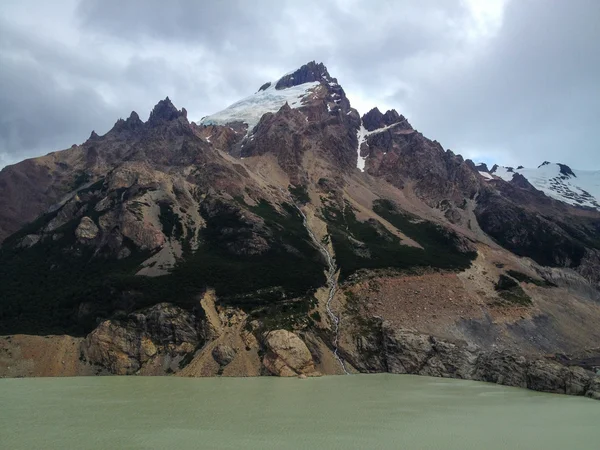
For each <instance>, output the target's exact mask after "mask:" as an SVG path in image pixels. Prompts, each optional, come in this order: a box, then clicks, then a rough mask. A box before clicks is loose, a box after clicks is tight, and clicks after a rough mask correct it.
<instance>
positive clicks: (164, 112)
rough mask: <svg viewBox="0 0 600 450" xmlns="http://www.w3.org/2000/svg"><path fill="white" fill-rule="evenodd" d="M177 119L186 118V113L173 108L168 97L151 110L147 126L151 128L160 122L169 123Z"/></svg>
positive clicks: (183, 110)
mask: <svg viewBox="0 0 600 450" xmlns="http://www.w3.org/2000/svg"><path fill="white" fill-rule="evenodd" d="M136 115H137V114H136ZM179 117H186V118H187V111H186V110H185V108H183V109H182V110H181V111H179V110H178V109H177V108H175V106H174V105H173V103H172V102H171V100H170V99H169V97H167V98H165V99H164V100H161V101H159V102H158V103H157V104H156V106H155V107H154V108H153V109H152V112H151V113H150V118H149V119H148V124H150V125H151V126H153V125H156V124H158V123H160V122H162V121H171V120H175V119H177V118H179Z"/></svg>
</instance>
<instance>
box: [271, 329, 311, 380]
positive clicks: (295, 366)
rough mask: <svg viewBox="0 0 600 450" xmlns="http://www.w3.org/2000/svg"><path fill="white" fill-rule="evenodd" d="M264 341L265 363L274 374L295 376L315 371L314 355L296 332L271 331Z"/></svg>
mask: <svg viewBox="0 0 600 450" xmlns="http://www.w3.org/2000/svg"><path fill="white" fill-rule="evenodd" d="M264 341H265V346H266V347H267V353H266V354H265V357H264V358H263V364H264V366H265V367H266V368H267V370H268V371H269V372H270V373H272V374H273V375H277V376H280V377H293V376H297V375H300V374H313V373H314V372H315V363H314V361H313V358H312V355H311V354H310V351H309V350H308V347H307V346H306V344H305V343H304V342H303V341H302V339H300V338H299V337H298V336H297V335H296V334H294V333H292V332H290V331H287V330H275V331H270V332H269V333H267V334H266V335H265V337H264Z"/></svg>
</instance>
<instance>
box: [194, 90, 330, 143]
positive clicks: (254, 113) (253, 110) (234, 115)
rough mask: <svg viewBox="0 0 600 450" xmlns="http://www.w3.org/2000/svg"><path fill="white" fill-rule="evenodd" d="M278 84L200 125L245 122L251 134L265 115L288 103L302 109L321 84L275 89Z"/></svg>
mask: <svg viewBox="0 0 600 450" xmlns="http://www.w3.org/2000/svg"><path fill="white" fill-rule="evenodd" d="M276 84H277V82H276V81H275V82H271V83H267V84H265V85H264V86H263V87H262V88H261V89H260V90H259V91H258V92H256V93H255V94H253V95H251V96H249V97H246V98H244V99H242V100H240V101H238V102H236V103H234V104H233V105H230V106H228V107H227V108H225V109H224V110H223V111H220V112H218V113H216V114H212V115H210V116H206V117H204V118H203V119H202V120H201V121H200V124H202V125H227V124H229V123H233V122H243V123H246V124H248V132H250V131H252V129H253V128H254V127H255V126H256V124H257V123H258V122H259V120H260V118H261V117H262V116H263V115H264V114H265V113H268V112H272V113H275V112H277V111H279V109H281V107H282V106H283V105H285V103H286V102H287V103H288V104H289V105H290V107H291V108H300V107H301V106H302V105H303V99H304V98H305V97H306V96H308V95H309V94H310V93H311V90H312V89H313V88H315V87H316V86H318V85H319V84H320V83H319V82H318V81H313V82H309V83H304V84H300V85H297V86H292V87H288V88H285V89H275V85H276ZM265 86H266V88H265Z"/></svg>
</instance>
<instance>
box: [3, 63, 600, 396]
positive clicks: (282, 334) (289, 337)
mask: <svg viewBox="0 0 600 450" xmlns="http://www.w3.org/2000/svg"><path fill="white" fill-rule="evenodd" d="M483 169H484V168H483V167H481V166H476V165H475V164H474V163H473V162H472V161H470V160H464V159H463V158H462V157H461V156H460V155H457V154H455V153H454V152H452V151H450V150H446V149H444V148H443V147H442V145H441V144H440V143H438V142H437V141H434V140H430V139H428V138H427V137H425V136H423V134H421V133H420V132H418V131H417V130H415V129H414V128H413V127H412V126H411V125H410V123H409V122H408V120H407V118H405V117H404V116H402V115H401V114H399V113H398V112H396V111H395V110H390V111H386V112H381V111H379V110H378V109H377V108H374V109H373V110H371V111H369V112H367V113H366V114H364V115H363V116H362V117H361V116H360V114H359V113H358V112H357V111H356V110H355V109H354V108H352V106H351V104H350V100H349V99H348V98H347V96H346V94H345V92H344V90H343V88H342V86H341V85H340V84H339V83H338V81H337V80H336V79H335V78H333V77H332V76H331V75H330V74H329V73H328V70H327V68H326V67H325V66H324V65H323V64H321V63H316V62H310V63H308V64H306V65H304V66H302V67H301V68H299V69H297V70H295V71H292V72H290V73H288V74H286V75H284V76H283V77H281V78H280V79H279V80H275V81H271V82H268V83H265V84H264V85H262V86H261V87H259V88H258V90H257V91H256V93H255V94H253V95H251V96H249V97H247V98H245V99H243V100H241V101H239V102H236V103H234V104H233V105H231V106H229V107H227V108H225V109H224V110H223V111H221V112H218V113H215V114H212V115H210V116H207V117H205V118H203V119H202V120H201V121H200V122H199V123H193V122H190V121H189V120H188V118H187V112H186V110H185V109H183V108H182V109H177V108H176V107H175V106H174V105H173V104H172V102H171V101H170V100H169V99H168V98H166V99H164V100H161V101H160V102H158V104H157V105H156V106H155V107H154V109H153V111H152V112H151V114H150V117H149V119H148V121H146V122H143V121H142V120H140V118H139V116H138V115H137V114H136V113H135V112H132V113H131V115H130V116H129V117H128V118H127V119H125V120H123V119H119V120H118V121H117V122H116V123H115V125H114V127H113V128H112V129H111V130H110V131H109V132H108V133H106V134H105V135H103V136H99V135H97V134H96V133H94V132H92V134H91V135H90V138H89V139H88V140H87V141H86V142H84V143H82V144H81V145H75V146H72V147H71V148H69V149H66V150H63V151H58V152H54V153H51V154H49V155H46V156H43V157H40V158H33V159H30V160H27V161H23V162H21V163H19V164H16V165H13V166H9V167H6V168H4V169H3V170H2V171H1V172H0V187H1V188H2V189H1V191H0V205H2V208H0V239H2V245H1V247H0V334H4V335H6V336H5V337H4V338H0V347H2V348H0V374H2V375H6V376H18V375H78V374H95V373H113V374H150V375H164V374H169V373H176V374H178V375H182V376H213V375H231V376H239V375H261V374H275V375H280V376H292V375H294V376H295V375H316V374H333V373H345V372H384V371H389V372H394V373H419V374H427V375H434V376H452V377H460V378H469V379H478V380H484V381H494V382H501V383H504V384H511V385H517V386H527V387H531V388H533V389H538V390H545V391H552V392H558V391H560V392H567V393H573V394H581V395H583V394H585V395H590V396H596V395H598V392H600V382H597V380H595V379H594V378H593V376H592V374H591V372H589V370H588V369H589V368H590V367H591V366H592V365H593V364H592V363H590V361H594V358H595V357H596V353H595V352H596V350H594V348H596V347H597V343H598V342H599V339H600V331H599V330H598V329H597V323H598V321H599V320H600V212H599V211H597V210H596V209H594V208H592V207H583V206H586V205H583V206H577V207H576V206H573V205H570V204H568V203H566V202H564V201H558V200H557V199H556V198H554V197H552V196H548V195H546V194H545V193H544V192H542V191H541V190H540V189H539V186H541V185H539V183H538V185H537V186H538V187H536V183H537V181H536V179H535V177H533V176H531V175H530V174H529V173H528V172H526V171H524V170H522V169H519V170H520V172H519V173H516V174H515V175H514V176H513V177H511V178H510V179H508V180H507V179H504V178H503V177H501V176H499V175H496V174H494V172H495V171H488V170H487V168H485V170H483ZM496 170H499V169H498V168H496ZM565 170H566V169H565ZM498 173H500V172H498ZM564 175H565V176H567V177H568V180H567V179H565V180H564V181H565V183H566V182H567V181H568V182H569V183H570V186H579V187H582V186H583V185H580V184H576V183H575V181H574V179H575V178H579V177H580V172H578V171H569V173H568V174H564ZM505 178H506V177H505ZM581 178H582V179H584V178H585V177H584V176H583V175H582V176H581ZM590 195H592V194H590ZM44 336H49V337H44ZM567 355H568V356H567ZM56 360H60V361H64V364H62V365H59V366H57V365H56V364H55V363H53V362H52V361H56ZM595 383H596V384H595Z"/></svg>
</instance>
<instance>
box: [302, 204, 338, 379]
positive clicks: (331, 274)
mask: <svg viewBox="0 0 600 450" xmlns="http://www.w3.org/2000/svg"><path fill="white" fill-rule="evenodd" d="M292 202H293V201H292ZM293 204H294V206H295V207H296V209H297V210H298V212H299V213H300V215H301V216H302V223H303V225H304V228H306V231H307V232H308V235H309V236H310V238H311V239H312V240H313V242H314V243H315V244H316V246H317V248H318V249H319V251H320V252H321V253H322V254H323V256H324V257H325V259H326V260H327V267H328V270H327V287H328V288H329V294H328V297H327V303H326V304H325V307H326V309H327V314H328V315H329V317H330V319H331V322H332V324H333V356H335V359H336V360H337V361H338V362H339V363H340V366H341V367H342V369H343V370H344V373H345V374H346V375H349V374H350V373H349V372H348V370H347V369H346V365H345V364H344V360H343V359H342V358H341V357H340V355H339V354H338V338H339V331H340V318H339V317H338V316H336V315H335V313H334V312H333V310H332V309H331V302H332V301H333V297H334V296H335V293H336V291H337V276H336V272H337V267H336V265H335V259H334V258H333V257H332V256H331V253H330V252H329V250H328V249H327V246H326V245H324V244H323V243H322V242H321V241H320V240H319V239H318V238H317V236H316V235H315V234H314V233H313V231H312V230H311V229H310V227H309V226H308V219H307V217H306V214H304V211H302V209H300V207H299V206H298V205H297V204H296V202H293Z"/></svg>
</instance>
